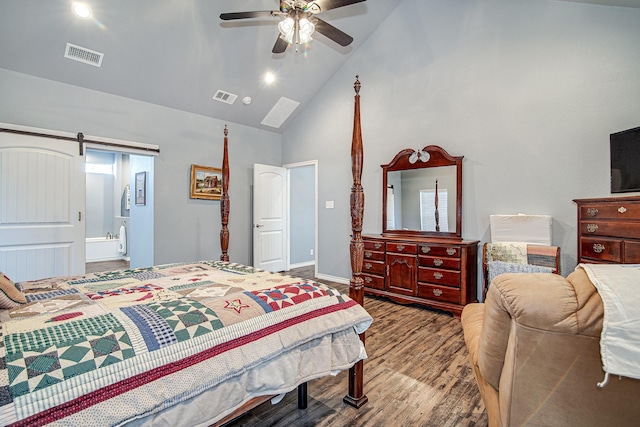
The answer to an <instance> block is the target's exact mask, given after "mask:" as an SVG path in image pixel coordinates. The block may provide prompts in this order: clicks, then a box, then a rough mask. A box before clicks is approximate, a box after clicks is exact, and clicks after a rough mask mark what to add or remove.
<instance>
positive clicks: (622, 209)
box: [618, 206, 627, 214]
mask: <svg viewBox="0 0 640 427" xmlns="http://www.w3.org/2000/svg"><path fill="white" fill-rule="evenodd" d="M626 211H627V208H625V207H624V206H620V207H619V208H618V212H620V213H621V214H623V213H625V212H626Z"/></svg>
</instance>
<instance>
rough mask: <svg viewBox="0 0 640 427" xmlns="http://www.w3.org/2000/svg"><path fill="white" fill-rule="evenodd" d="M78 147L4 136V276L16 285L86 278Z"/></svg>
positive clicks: (0, 213)
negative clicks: (30, 281)
mask: <svg viewBox="0 0 640 427" xmlns="http://www.w3.org/2000/svg"><path fill="white" fill-rule="evenodd" d="M84 210H85V175H84V157H81V156H80V155H79V153H78V144H74V143H73V142H69V141H62V140H56V139H52V138H43V137H38V136H31V135H20V134H12V133H4V132H3V133H0V271H3V272H5V273H6V274H7V276H9V277H10V278H11V279H13V280H14V281H16V282H17V281H23V280H35V279H40V278H44V277H53V276H62V275H74V274H82V273H84V271H85V270H84V263H85V226H84Z"/></svg>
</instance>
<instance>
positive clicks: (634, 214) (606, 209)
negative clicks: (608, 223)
mask: <svg viewBox="0 0 640 427" xmlns="http://www.w3.org/2000/svg"><path fill="white" fill-rule="evenodd" d="M580 218H581V219H582V220H585V221H586V220H588V219H589V218H593V219H598V218H615V219H616V220H624V219H637V218H640V203H638V202H629V201H626V202H625V201H622V200H621V201H619V202H616V201H613V200H612V201H611V202H608V203H607V204H590V205H582V206H580Z"/></svg>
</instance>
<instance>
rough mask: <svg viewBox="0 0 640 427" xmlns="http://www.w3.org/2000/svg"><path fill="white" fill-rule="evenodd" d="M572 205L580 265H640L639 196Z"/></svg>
mask: <svg viewBox="0 0 640 427" xmlns="http://www.w3.org/2000/svg"><path fill="white" fill-rule="evenodd" d="M574 202H575V203H576V204H577V205H578V262H579V263H580V262H584V263H621V264H636V263H640V196H632V197H608V198H601V199H576V200H574Z"/></svg>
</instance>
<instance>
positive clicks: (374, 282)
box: [362, 274, 384, 291]
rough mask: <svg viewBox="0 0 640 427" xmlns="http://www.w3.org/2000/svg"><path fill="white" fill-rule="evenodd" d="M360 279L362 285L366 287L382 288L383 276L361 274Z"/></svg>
mask: <svg viewBox="0 0 640 427" xmlns="http://www.w3.org/2000/svg"><path fill="white" fill-rule="evenodd" d="M362 280H363V281H364V286H365V287H367V288H373V289H379V290H381V291H382V290H384V277H381V276H372V275H370V274H363V275H362Z"/></svg>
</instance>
